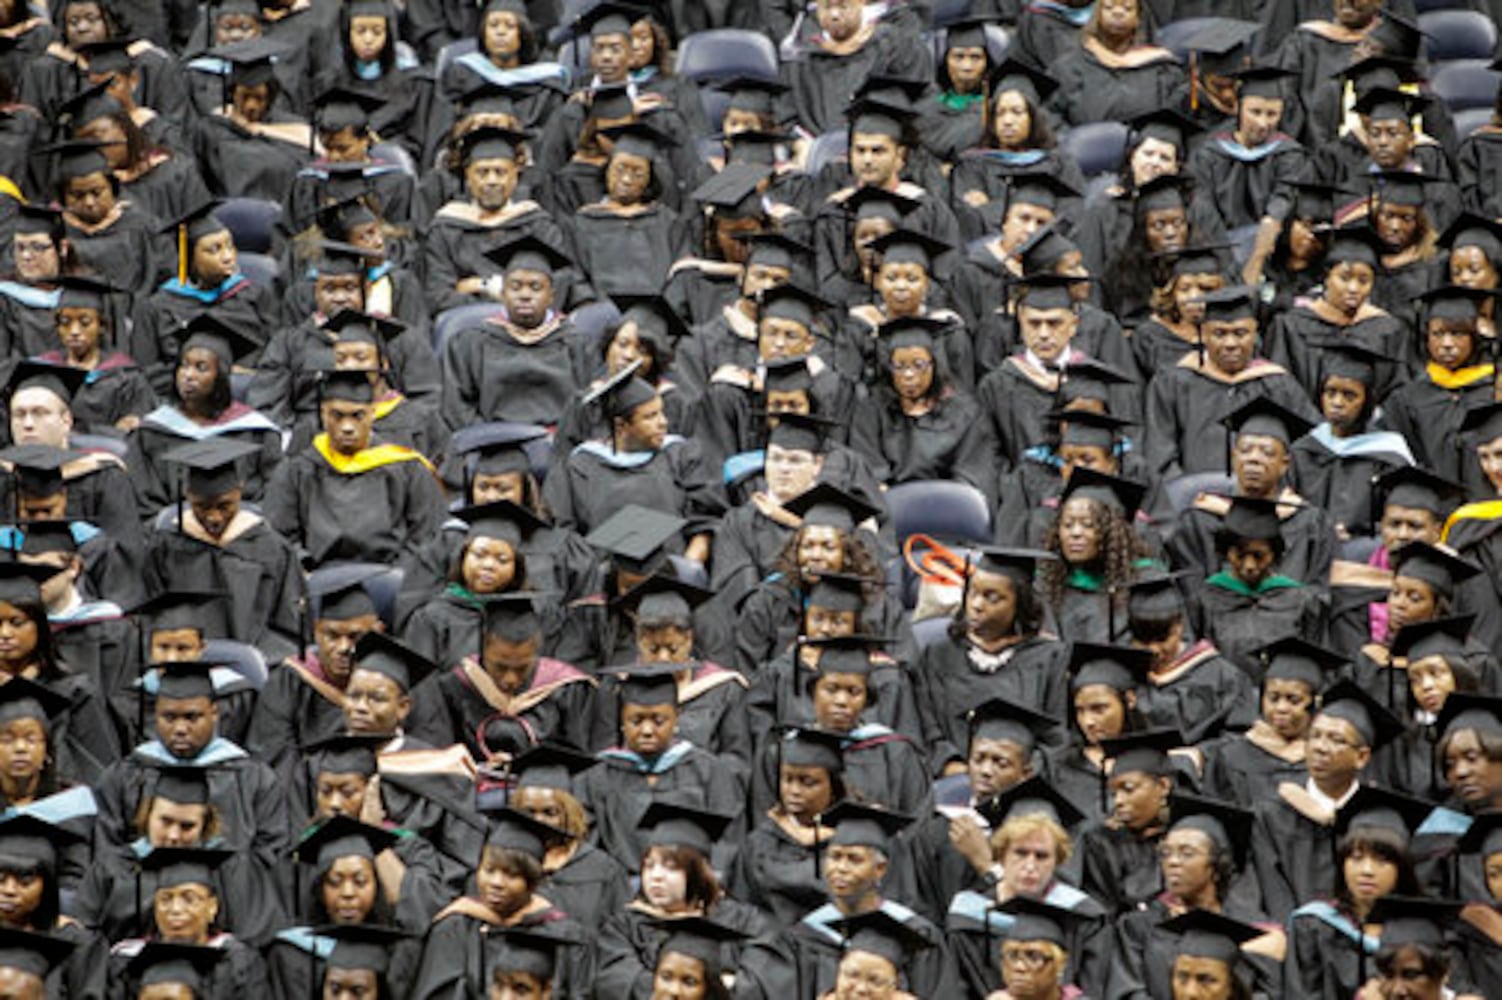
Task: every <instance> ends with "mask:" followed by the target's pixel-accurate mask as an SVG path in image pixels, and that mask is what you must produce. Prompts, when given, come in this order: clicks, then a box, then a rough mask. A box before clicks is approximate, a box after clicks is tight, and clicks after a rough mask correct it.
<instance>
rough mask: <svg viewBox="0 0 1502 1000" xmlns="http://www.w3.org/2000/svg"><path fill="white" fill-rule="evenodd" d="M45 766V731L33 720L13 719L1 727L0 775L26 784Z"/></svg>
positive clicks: (40, 724) (38, 722)
mask: <svg viewBox="0 0 1502 1000" xmlns="http://www.w3.org/2000/svg"><path fill="white" fill-rule="evenodd" d="M46 763H47V730H46V729H45V728H44V727H43V726H42V723H41V722H40V721H38V720H36V719H12V720H11V721H9V722H7V723H5V724H4V725H3V726H0V774H3V775H5V776H6V777H7V778H9V779H10V780H11V781H14V782H20V783H25V782H28V781H30V780H31V779H32V778H34V777H36V776H37V775H39V774H41V773H42V767H43V766H44V765H46Z"/></svg>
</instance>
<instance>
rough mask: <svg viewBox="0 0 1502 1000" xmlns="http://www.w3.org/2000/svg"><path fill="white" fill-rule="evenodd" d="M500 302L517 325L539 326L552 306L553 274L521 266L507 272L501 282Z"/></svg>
mask: <svg viewBox="0 0 1502 1000" xmlns="http://www.w3.org/2000/svg"><path fill="white" fill-rule="evenodd" d="M501 304H502V305H504V306H505V307H506V316H507V317H508V318H509V319H510V320H511V322H513V323H515V324H516V325H517V326H519V327H522V328H523V329H529V330H530V329H532V328H533V327H535V326H538V325H540V324H541V323H542V321H543V320H544V319H545V318H546V317H547V314H548V310H549V309H550V308H552V306H553V276H552V275H551V274H547V273H545V272H543V271H532V270H528V269H527V268H524V267H518V268H513V269H512V270H510V271H507V272H506V278H505V281H504V282H503V283H502V285H501Z"/></svg>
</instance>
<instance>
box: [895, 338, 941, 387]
mask: <svg viewBox="0 0 1502 1000" xmlns="http://www.w3.org/2000/svg"><path fill="white" fill-rule="evenodd" d="M890 371H891V378H892V388H894V389H896V390H897V395H898V396H899V397H900V398H902V399H906V400H915V399H922V398H923V397H924V396H927V395H928V393H929V391H930V390H931V389H933V385H934V356H933V354H932V352H930V351H929V350H928V348H926V347H899V348H897V350H895V351H893V352H892V361H891V365H890Z"/></svg>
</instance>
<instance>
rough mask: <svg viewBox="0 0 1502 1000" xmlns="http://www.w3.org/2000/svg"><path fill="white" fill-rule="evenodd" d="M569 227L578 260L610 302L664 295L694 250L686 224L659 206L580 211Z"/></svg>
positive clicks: (598, 207)
mask: <svg viewBox="0 0 1502 1000" xmlns="http://www.w3.org/2000/svg"><path fill="white" fill-rule="evenodd" d="M570 226H571V228H572V229H573V235H574V246H575V248H576V249H577V251H578V256H577V257H576V258H575V259H576V260H577V261H578V263H579V266H580V267H581V268H582V269H583V270H584V273H585V274H587V275H588V276H589V282H590V284H591V285H593V286H594V289H595V291H596V292H598V293H599V294H601V295H606V296H617V295H656V294H658V293H660V292H661V291H662V288H663V285H665V284H666V283H667V278H668V269H669V268H671V267H672V266H673V261H675V260H677V259H678V258H679V257H682V256H684V255H685V254H687V253H688V252H689V251H690V249H691V247H692V242H691V239H690V234H689V231H688V226H687V224H686V223H685V222H684V220H683V219H682V218H680V217H679V215H678V213H677V212H675V211H673V210H672V209H671V208H669V207H668V206H667V205H665V204H662V203H660V202H652V203H649V204H646V205H638V206H632V207H631V208H630V209H616V208H611V207H609V206H607V205H605V204H603V203H596V204H592V205H582V206H580V208H579V210H578V211H577V212H575V213H574V217H573V219H572V220H570Z"/></svg>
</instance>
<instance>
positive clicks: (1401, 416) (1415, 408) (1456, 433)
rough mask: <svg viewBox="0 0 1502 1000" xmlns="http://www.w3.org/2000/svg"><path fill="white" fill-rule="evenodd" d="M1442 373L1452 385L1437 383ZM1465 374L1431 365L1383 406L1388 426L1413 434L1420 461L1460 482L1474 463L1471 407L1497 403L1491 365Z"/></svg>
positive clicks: (1410, 438)
mask: <svg viewBox="0 0 1502 1000" xmlns="http://www.w3.org/2000/svg"><path fill="white" fill-rule="evenodd" d="M1379 283H1380V282H1379ZM1436 373H1438V374H1440V376H1441V377H1442V378H1444V379H1445V382H1446V383H1447V384H1451V385H1452V387H1448V388H1447V387H1446V385H1441V384H1440V383H1438V382H1436V381H1435V378H1434V376H1435V374H1436ZM1461 373H1462V374H1461V375H1460V377H1459V378H1455V377H1453V374H1452V373H1447V372H1445V371H1444V370H1443V369H1438V368H1435V367H1426V369H1425V371H1424V373H1423V374H1421V375H1418V376H1417V377H1415V378H1414V379H1413V380H1412V381H1410V382H1408V383H1407V384H1405V385H1403V386H1402V387H1400V388H1399V389H1397V390H1396V391H1394V392H1393V393H1392V395H1390V396H1389V397H1388V398H1387V402H1386V403H1385V404H1384V406H1383V410H1384V411H1385V414H1386V419H1387V423H1388V426H1390V427H1391V428H1392V429H1393V430H1395V431H1397V432H1398V433H1399V434H1401V435H1403V437H1405V438H1407V440H1408V445H1409V447H1410V448H1412V449H1413V460H1414V463H1415V464H1417V465H1421V466H1423V467H1424V468H1426V469H1429V470H1430V471H1432V472H1433V473H1434V474H1435V475H1438V476H1443V477H1445V478H1446V479H1450V480H1453V481H1457V482H1459V481H1464V480H1465V478H1466V477H1465V471H1466V470H1467V468H1468V467H1469V463H1468V461H1467V459H1468V458H1469V456H1468V455H1467V453H1466V449H1465V448H1464V445H1463V443H1462V440H1461V435H1460V425H1461V423H1462V422H1463V421H1464V420H1465V415H1466V411H1468V410H1473V409H1475V408H1477V407H1480V406H1485V405H1487V404H1488V403H1490V402H1491V401H1492V373H1491V368H1490V366H1482V367H1479V368H1474V369H1461Z"/></svg>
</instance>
